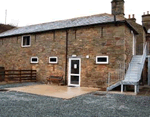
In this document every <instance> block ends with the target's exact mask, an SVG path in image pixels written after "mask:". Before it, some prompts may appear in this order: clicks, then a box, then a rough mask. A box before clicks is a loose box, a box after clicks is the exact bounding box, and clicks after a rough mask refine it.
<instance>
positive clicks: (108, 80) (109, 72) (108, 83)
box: [108, 72, 110, 87]
mask: <svg viewBox="0 0 150 117" xmlns="http://www.w3.org/2000/svg"><path fill="white" fill-rule="evenodd" d="M109 83H110V72H109V73H108V87H109Z"/></svg>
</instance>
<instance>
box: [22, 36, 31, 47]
mask: <svg viewBox="0 0 150 117" xmlns="http://www.w3.org/2000/svg"><path fill="white" fill-rule="evenodd" d="M25 36H29V37H30V45H25V46H24V45H23V37H25ZM30 46H31V35H23V36H22V40H21V47H30Z"/></svg>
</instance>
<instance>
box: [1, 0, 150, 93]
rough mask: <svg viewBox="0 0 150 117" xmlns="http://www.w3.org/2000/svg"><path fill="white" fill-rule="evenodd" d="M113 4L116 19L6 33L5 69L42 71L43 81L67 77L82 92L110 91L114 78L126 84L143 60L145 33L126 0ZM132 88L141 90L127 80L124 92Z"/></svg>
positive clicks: (103, 17) (89, 19)
mask: <svg viewBox="0 0 150 117" xmlns="http://www.w3.org/2000/svg"><path fill="white" fill-rule="evenodd" d="M111 4H112V14H107V13H104V14H97V15H92V16H87V17H79V18H74V19H68V20H62V21H55V22H49V23H43V24H37V25H31V26H25V27H20V28H15V29H12V30H9V31H6V32H4V33H1V34H0V66H3V67H4V68H5V69H17V70H18V69H34V70H37V79H38V80H39V81H45V82H46V78H47V76H49V75H50V74H57V75H59V74H63V75H64V81H65V83H66V84H67V85H68V86H82V87H103V88H107V87H108V77H109V73H111V74H113V75H112V76H110V77H111V80H113V81H118V82H119V85H120V84H121V83H122V82H120V79H121V80H123V79H124V76H125V74H127V73H128V74H129V72H128V70H131V68H132V65H130V66H129V63H131V61H132V59H133V58H134V57H138V58H139V57H142V54H143V51H144V49H143V48H144V46H143V45H144V43H145V36H144V35H145V32H144V30H143V27H142V26H141V25H139V24H137V23H136V19H135V17H134V15H133V17H132V18H130V17H129V18H128V19H126V18H124V0H113V1H112V2H111ZM149 32H150V31H149ZM136 55H138V56H136ZM140 59H141V58H140ZM142 65H143V64H142ZM141 70H142V69H140V72H142V71H141ZM115 74H117V75H115ZM139 75H140V76H141V74H139ZM127 76H128V75H126V77H127ZM138 82H139V81H138ZM128 84H129V85H135V87H136V88H137V86H138V83H137V81H136V83H135V84H134V83H133V82H132V83H131V82H128V83H127V82H126V80H124V83H122V90H123V85H128ZM116 86H118V85H116ZM110 89H111V88H110ZM110 89H108V90H110ZM136 91H137V90H136Z"/></svg>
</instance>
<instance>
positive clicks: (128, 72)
mask: <svg viewBox="0 0 150 117" xmlns="http://www.w3.org/2000/svg"><path fill="white" fill-rule="evenodd" d="M132 58H133V56H132V57H131V59H130V61H129V65H128V67H127V68H125V69H126V73H125V77H126V76H127V74H130V73H131V60H132ZM126 66H127V63H126ZM125 77H124V78H125ZM129 78H130V75H129Z"/></svg>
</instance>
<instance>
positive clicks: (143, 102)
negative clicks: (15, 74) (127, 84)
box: [0, 83, 150, 117]
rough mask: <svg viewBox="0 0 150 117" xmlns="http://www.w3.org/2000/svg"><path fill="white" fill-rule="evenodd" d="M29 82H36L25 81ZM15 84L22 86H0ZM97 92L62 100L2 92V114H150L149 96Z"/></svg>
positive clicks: (149, 116) (99, 116) (116, 116)
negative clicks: (100, 93)
mask: <svg viewBox="0 0 150 117" xmlns="http://www.w3.org/2000/svg"><path fill="white" fill-rule="evenodd" d="M27 85H34V83H29V84H28V83H25V84H22V86H27ZM16 86H21V85H20V84H18V85H14V84H13V85H3V86H0V88H8V87H16ZM97 93H99V92H97ZM94 94H95V92H94V93H90V94H86V95H82V96H78V97H76V98H72V99H70V100H63V99H60V98H52V97H46V96H39V95H33V94H27V93H21V92H13V91H10V92H9V91H6V92H0V117H150V97H146V96H145V97H144V96H129V95H128V96H127V95H117V94H106V95H102V96H101V95H94Z"/></svg>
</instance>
